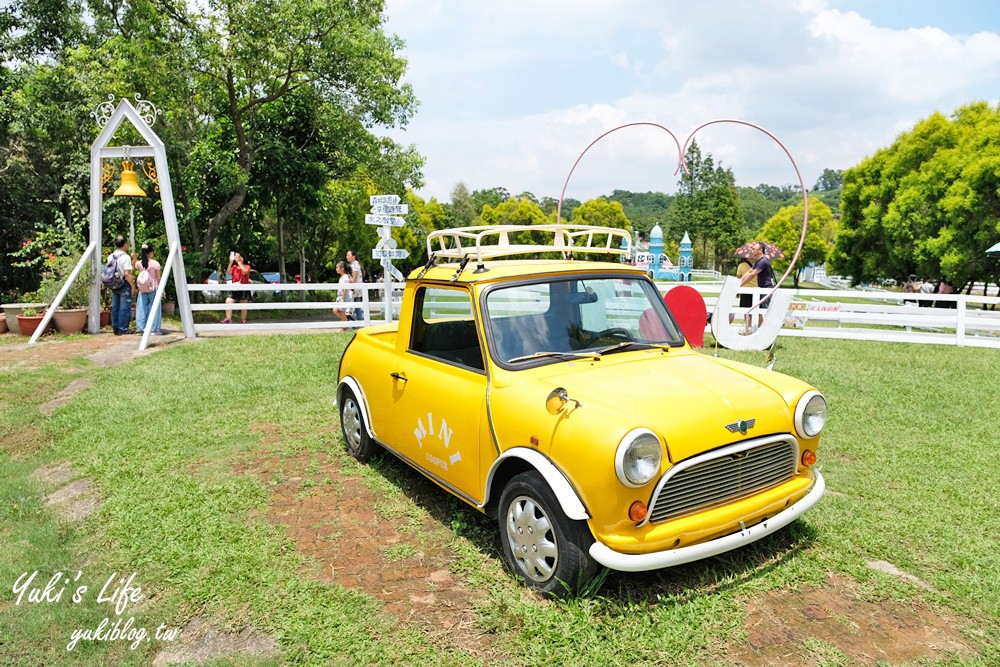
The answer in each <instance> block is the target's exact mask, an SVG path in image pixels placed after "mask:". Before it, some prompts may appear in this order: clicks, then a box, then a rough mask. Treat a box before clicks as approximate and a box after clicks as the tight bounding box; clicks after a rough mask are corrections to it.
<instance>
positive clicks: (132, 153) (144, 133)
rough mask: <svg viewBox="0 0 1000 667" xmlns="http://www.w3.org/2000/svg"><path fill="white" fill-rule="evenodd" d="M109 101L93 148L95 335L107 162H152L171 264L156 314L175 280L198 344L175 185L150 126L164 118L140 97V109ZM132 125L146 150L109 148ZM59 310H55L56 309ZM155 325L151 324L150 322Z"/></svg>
mask: <svg viewBox="0 0 1000 667" xmlns="http://www.w3.org/2000/svg"><path fill="white" fill-rule="evenodd" d="M108 99H109V101H108V102H105V103H103V104H101V105H100V106H99V107H98V109H97V111H95V112H94V116H95V117H96V118H97V124H98V125H99V126H100V127H101V132H100V134H98V135H97V139H95V140H94V143H93V144H92V145H91V147H90V248H91V250H90V253H91V256H90V258H89V259H90V270H89V274H88V275H89V276H90V302H89V305H88V315H89V318H88V319H89V326H88V331H90V333H97V332H98V331H99V330H100V319H99V315H100V304H101V281H100V270H101V267H102V266H103V265H104V258H103V257H102V256H101V238H102V237H101V234H102V232H103V222H104V197H103V190H104V182H103V179H102V169H101V161H102V160H121V159H123V158H125V157H130V158H153V165H154V169H155V171H154V172H153V173H154V174H156V176H157V179H156V180H157V182H158V185H159V188H160V202H161V204H162V205H163V222H164V225H165V226H166V231H167V245H168V246H169V248H170V250H169V251H168V256H167V261H166V262H165V264H164V271H163V277H162V280H161V281H160V286H159V287H158V288H157V290H156V295H155V297H154V299H155V300H154V306H153V307H154V308H155V307H156V305H158V304H159V303H160V301H161V299H162V297H163V289H164V287H166V284H167V280H168V279H169V278H170V277H171V276H170V274H171V273H172V274H173V279H174V287H175V288H176V291H177V309H178V311H179V312H180V316H181V324H182V327H183V330H184V337H185V338H194V337H195V332H194V317H193V315H192V312H191V300H190V298H189V296H188V289H187V277H186V275H185V273H184V256H183V254H182V253H181V250H180V244H181V240H180V234H179V232H178V229H177V213H176V211H175V209H174V193H173V188H172V187H171V185H170V169H169V168H168V167H167V151H166V148H165V147H164V145H163V142H162V141H160V138H159V137H158V136H156V133H155V132H153V130H152V128H151V127H150V125H151V124H152V122H153V121H154V120H155V119H156V115H157V113H159V112H158V111H157V110H156V109H155V108H154V107H153V105H152V104H150V103H149V102H147V101H146V100H141V99H140V98H139V96H138V95H136V96H135V99H136V106H137V107H138V110H137V109H136V107H135V106H132V103H131V102H129V101H128V99H126V98H122V100H121V101H120V102H119V103H118V105H117V106H113V101H114V96H113V95H112V96H109V98H108ZM126 120H127V121H128V122H130V123H131V124H132V126H133V127H134V128H135V129H136V131H137V132H138V133H139V136H141V137H142V139H143V140H144V141H145V142H146V145H145V146H109V145H108V143H109V142H110V141H111V139H112V138H113V137H114V135H115V132H116V131H117V130H118V128H119V127H120V126H121V124H122V122H124V121H126ZM55 305H56V304H53V308H54V307H55ZM150 320H152V318H150ZM148 328H149V327H147V331H146V332H145V333H144V334H143V337H142V341H141V343H140V345H139V349H144V348H145V346H146V342H147V340H148V336H149V331H148Z"/></svg>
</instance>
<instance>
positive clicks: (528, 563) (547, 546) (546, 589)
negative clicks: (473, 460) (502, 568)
mask: <svg viewBox="0 0 1000 667" xmlns="http://www.w3.org/2000/svg"><path fill="white" fill-rule="evenodd" d="M497 514H498V517H497V518H498V523H499V526H500V544H501V548H502V550H503V554H504V558H505V559H506V561H507V566H508V567H509V568H510V570H511V572H513V573H514V574H515V575H517V576H518V577H519V578H521V579H523V580H524V583H525V584H526V585H527V586H528V587H529V588H534V589H535V590H537V591H539V592H541V593H543V594H545V595H552V596H562V595H567V594H570V593H573V592H575V590H576V589H577V588H578V587H579V586H580V585H582V584H585V583H586V582H587V581H588V580H589V579H590V578H592V577H593V576H594V575H595V574H596V573H597V571H598V570H599V566H598V564H597V563H596V562H595V561H594V559H592V558H591V557H590V554H589V553H588V549H589V548H590V545H591V544H592V543H593V541H594V539H593V537H592V536H591V534H590V530H589V529H588V528H587V524H586V523H585V522H583V521H573V520H571V519H569V518H568V517H567V516H566V515H565V514H564V513H563V511H562V507H561V506H560V505H559V501H558V500H557V499H556V497H555V494H553V493H552V490H551V489H550V488H549V485H548V483H546V481H545V478H543V477H542V476H541V475H540V474H539V473H537V472H535V471H531V472H524V473H521V474H520V475H517V476H516V477H514V478H513V479H512V480H511V481H510V483H508V484H507V486H506V488H504V490H503V493H502V494H501V495H500V507H499V511H498V513H497Z"/></svg>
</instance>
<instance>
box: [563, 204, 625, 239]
mask: <svg viewBox="0 0 1000 667" xmlns="http://www.w3.org/2000/svg"><path fill="white" fill-rule="evenodd" d="M570 222H572V223H573V224H576V225H596V226H598V227H614V228H615V229H624V230H625V231H627V232H631V231H632V223H631V221H630V220H629V219H628V217H626V215H625V211H624V209H623V208H622V205H621V203H620V202H616V201H608V200H607V199H605V198H604V197H598V198H597V199H589V200H587V201H585V202H584V203H582V204H581V205H580V206H579V207H577V208H576V209H575V210H574V211H573V217H572V219H571V220H570Z"/></svg>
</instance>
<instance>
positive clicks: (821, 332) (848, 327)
mask: <svg viewBox="0 0 1000 667" xmlns="http://www.w3.org/2000/svg"><path fill="white" fill-rule="evenodd" d="M684 284H685V285H688V286H690V287H693V288H695V289H697V290H698V291H699V292H700V293H701V294H702V296H703V297H705V304H706V306H707V307H708V310H709V312H715V310H716V303H717V301H718V296H719V292H720V291H721V289H722V285H721V284H718V283H698V282H694V283H684ZM676 286H677V285H676V284H675V283H659V284H658V287H659V288H660V291H661V292H666V291H668V290H670V289H672V288H673V287H676ZM743 291H744V292H749V293H752V294H754V299H755V301H756V299H759V298H760V296H761V295H762V294H766V293H767V291H768V290H762V289H745V290H743ZM793 294H794V296H793V298H792V304H791V307H790V308H789V310H788V313H787V315H786V317H785V325H784V326H783V327H782V329H781V331H780V332H779V335H781V336H801V337H807V338H839V339H843V340H876V341H887V342H901V343H926V344H933V345H958V346H971V347H991V348H998V349H1000V297H995V296H981V295H965V294H949V295H941V294H904V293H901V292H885V291H872V292H869V291H858V290H810V289H799V290H794V292H793ZM922 304H924V305H922ZM986 308H993V310H987V309H986ZM729 312H731V313H734V314H735V317H734V318H733V326H734V327H738V328H739V329H740V330H742V329H743V326H744V323H743V314H744V313H745V312H746V309H741V308H739V307H738V306H737V304H732V308H731V309H730V311H729ZM754 318H755V319H756V314H755V315H754ZM707 330H708V329H706V331H707Z"/></svg>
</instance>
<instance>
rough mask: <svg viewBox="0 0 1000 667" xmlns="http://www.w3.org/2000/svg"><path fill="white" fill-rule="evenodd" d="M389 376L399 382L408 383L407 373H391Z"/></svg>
mask: <svg viewBox="0 0 1000 667" xmlns="http://www.w3.org/2000/svg"><path fill="white" fill-rule="evenodd" d="M389 376H390V377H393V378H396V379H397V380H402V381H403V382H406V373H397V372H395V371H393V372H392V373H389Z"/></svg>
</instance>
